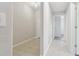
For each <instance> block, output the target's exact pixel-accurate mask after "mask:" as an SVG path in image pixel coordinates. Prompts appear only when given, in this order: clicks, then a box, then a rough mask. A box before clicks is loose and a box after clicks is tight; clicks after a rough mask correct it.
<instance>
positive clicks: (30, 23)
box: [13, 3, 35, 44]
mask: <svg viewBox="0 0 79 59" xmlns="http://www.w3.org/2000/svg"><path fill="white" fill-rule="evenodd" d="M34 15H35V14H34V11H33V10H32V8H31V7H29V6H28V5H27V3H14V20H13V23H14V27H13V28H14V29H13V31H14V33H13V43H14V44H16V43H18V42H20V41H23V40H27V39H28V38H31V37H34V36H35V19H34Z"/></svg>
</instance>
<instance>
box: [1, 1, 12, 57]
mask: <svg viewBox="0 0 79 59" xmlns="http://www.w3.org/2000/svg"><path fill="white" fill-rule="evenodd" d="M10 7H11V4H10V3H5V2H4V3H3V2H0V12H3V13H5V15H6V26H5V27H2V26H0V56H1V55H2V56H4V55H5V56H9V55H11V30H12V29H11V28H12V25H11V21H12V19H11V8H10Z"/></svg>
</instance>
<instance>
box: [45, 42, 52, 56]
mask: <svg viewBox="0 0 79 59" xmlns="http://www.w3.org/2000/svg"><path fill="white" fill-rule="evenodd" d="M51 44H52V41H50V43H49V46H48V48H47V50H46V51H45V53H44V56H46V54H47V52H48V49H49V47H50V46H51Z"/></svg>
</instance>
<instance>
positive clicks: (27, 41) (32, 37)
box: [13, 36, 39, 48]
mask: <svg viewBox="0 0 79 59" xmlns="http://www.w3.org/2000/svg"><path fill="white" fill-rule="evenodd" d="M38 38H39V37H37V36H35V37H32V38H29V39H28V40H23V41H21V42H19V43H17V44H15V45H13V48H14V47H16V46H19V45H21V44H23V43H25V42H29V41H31V40H33V39H38Z"/></svg>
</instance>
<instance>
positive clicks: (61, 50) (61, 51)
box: [46, 37, 73, 56]
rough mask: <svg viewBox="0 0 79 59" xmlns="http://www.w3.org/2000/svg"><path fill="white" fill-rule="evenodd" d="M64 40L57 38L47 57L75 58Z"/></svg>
mask: <svg viewBox="0 0 79 59" xmlns="http://www.w3.org/2000/svg"><path fill="white" fill-rule="evenodd" d="M66 44H67V43H65V40H63V37H62V38H55V39H54V41H53V42H52V44H51V46H50V47H49V49H48V52H47V54H46V56H73V55H72V54H71V53H70V51H69V50H68V47H67V45H66Z"/></svg>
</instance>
